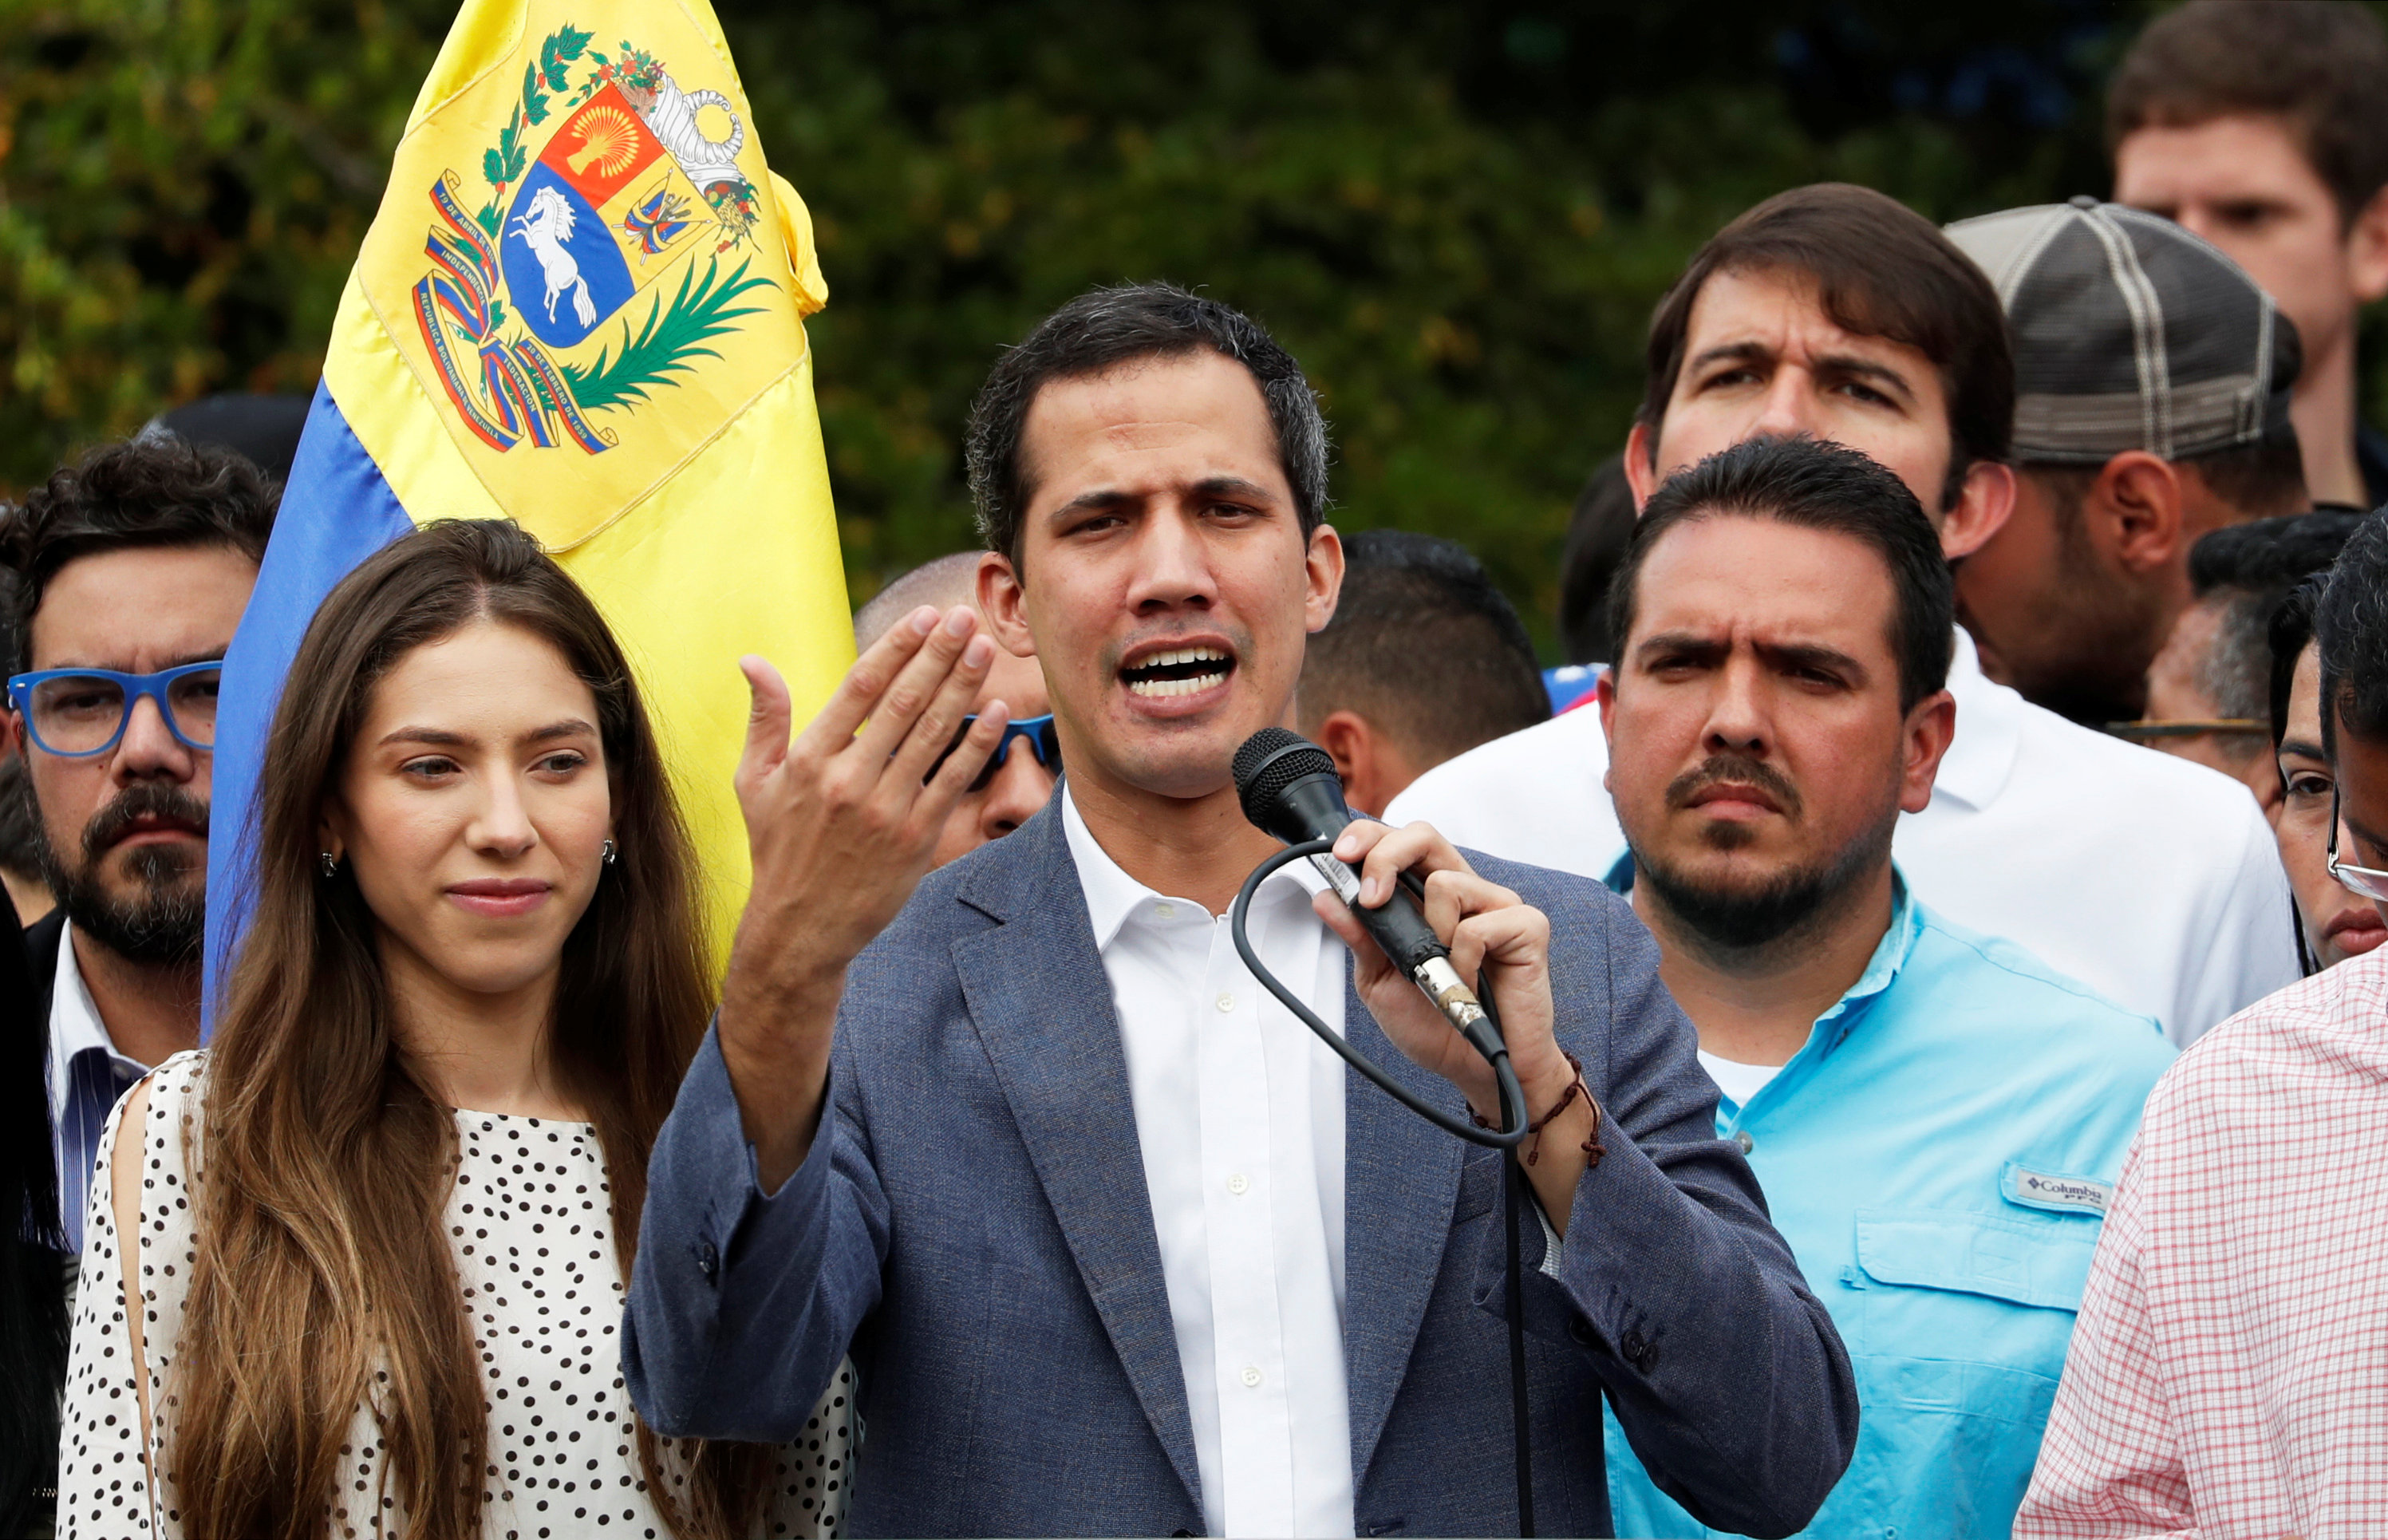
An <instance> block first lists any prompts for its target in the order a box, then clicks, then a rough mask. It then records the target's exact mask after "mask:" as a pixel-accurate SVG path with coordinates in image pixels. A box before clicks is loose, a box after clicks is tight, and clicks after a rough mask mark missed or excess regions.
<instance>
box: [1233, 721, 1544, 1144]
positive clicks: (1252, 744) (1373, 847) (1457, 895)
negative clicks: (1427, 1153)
mask: <svg viewBox="0 0 2388 1540" xmlns="http://www.w3.org/2000/svg"><path fill="white" fill-rule="evenodd" d="M1235 773H1236V786H1237V790H1238V794H1239V795H1240V796H1241V798H1242V801H1243V807H1244V814H1245V816H1246V817H1247V818H1250V819H1251V821H1252V822H1254V823H1255V824H1257V825H1259V826H1260V827H1261V828H1263V829H1264V830H1266V831H1267V832H1268V833H1270V834H1274V835H1276V836H1277V838H1279V839H1281V840H1284V841H1285V842H1286V843H1287V844H1289V845H1298V844H1302V843H1303V842H1306V841H1311V840H1319V839H1331V840H1334V841H1335V842H1336V845H1335V850H1334V857H1335V858H1340V859H1328V858H1314V860H1315V864H1316V865H1317V866H1318V868H1319V870H1320V872H1321V873H1322V874H1323V875H1325V876H1326V877H1327V881H1328V882H1329V883H1330V884H1332V885H1334V887H1335V889H1336V893H1337V895H1338V896H1339V897H1340V898H1341V900H1342V901H1341V902H1340V903H1339V902H1335V901H1333V900H1330V899H1328V898H1327V897H1325V896H1324V895H1322V896H1321V897H1320V898H1319V899H1318V900H1317V909H1318V913H1319V915H1320V917H1321V918H1322V919H1324V920H1325V921H1326V922H1327V925H1328V927H1329V928H1331V929H1332V930H1333V931H1334V932H1335V933H1336V934H1337V935H1339V936H1340V937H1341V938H1342V939H1343V942H1344V944H1345V945H1346V946H1348V947H1350V948H1352V955H1353V983H1354V985H1355V986H1356V987H1357V988H1358V990H1359V993H1360V998H1361V999H1362V1001H1363V1002H1364V1003H1365V1005H1366V1006H1367V1008H1368V1013H1369V1014H1370V1015H1372V1016H1374V1017H1375V1018H1376V1019H1377V1023H1378V1025H1379V1026H1381V1027H1383V1028H1384V1031H1385V1035H1386V1036H1387V1037H1391V1039H1392V1040H1393V1043H1394V1046H1396V1047H1398V1048H1399V1049H1401V1050H1402V1051H1403V1052H1404V1054H1406V1055H1407V1056H1408V1057H1409V1058H1410V1059H1411V1060H1413V1061H1414V1062H1416V1063H1417V1064H1418V1065H1420V1066H1421V1067H1422V1068H1425V1069H1429V1070H1431V1071H1433V1072H1434V1073H1435V1074H1437V1075H1441V1076H1442V1078H1444V1079H1446V1080H1449V1081H1450V1082H1452V1083H1453V1084H1454V1085H1455V1086H1457V1087H1458V1088H1460V1089H1461V1091H1462V1092H1464V1093H1465V1094H1466V1095H1467V1101H1468V1104H1469V1105H1470V1106H1471V1107H1472V1108H1473V1109H1474V1110H1475V1111H1476V1113H1477V1114H1479V1115H1480V1116H1481V1117H1483V1118H1484V1119H1486V1120H1487V1121H1488V1122H1491V1123H1492V1124H1493V1126H1496V1127H1497V1126H1501V1125H1502V1123H1503V1118H1502V1109H1501V1106H1500V1104H1499V1099H1498V1095H1497V1092H1496V1089H1495V1084H1496V1082H1495V1073H1494V1070H1493V1066H1492V1064H1491V1063H1489V1062H1488V1061H1489V1060H1490V1058H1491V1057H1492V1055H1493V1053H1494V1052H1495V1051H1498V1050H1503V1049H1505V1050H1506V1052H1507V1055H1508V1058H1509V1062H1510V1063H1511V1065H1512V1066H1513V1067H1514V1068H1515V1070H1516V1072H1517V1075H1518V1082H1519V1084H1520V1087H1521V1088H1522V1089H1523V1091H1524V1095H1525V1102H1526V1110H1527V1114H1528V1115H1529V1116H1530V1117H1531V1118H1540V1117H1541V1116H1543V1114H1545V1113H1546V1112H1548V1111H1549V1110H1550V1109H1551V1108H1553V1107H1555V1106H1556V1105H1557V1104H1558V1102H1559V1101H1560V1099H1561V1097H1563V1096H1564V1095H1565V1094H1566V1091H1567V1088H1568V1087H1569V1086H1570V1085H1572V1084H1573V1083H1574V1078H1575V1071H1574V1069H1573V1068H1572V1067H1571V1066H1570V1065H1569V1063H1568V1062H1567V1059H1566V1056H1565V1055H1564V1054H1562V1053H1561V1052H1560V1050H1559V1047H1558V1042H1557V1039H1556V1037H1555V1036H1554V1034H1553V1029H1552V1022H1553V1011H1552V1006H1551V982H1550V965H1549V956H1550V922H1549V920H1548V919H1547V918H1546V917H1545V916H1544V915H1543V913H1542V911H1541V910H1537V909H1535V908H1533V907H1532V906H1531V905H1529V904H1527V903H1526V902H1525V901H1524V900H1523V899H1521V898H1520V897H1518V895H1517V894H1515V893H1513V892H1511V891H1509V890H1508V889H1507V888H1505V887H1503V886H1501V885H1499V884H1497V883H1493V882H1491V881H1489V880H1487V879H1486V878H1484V877H1482V876H1480V875H1479V874H1478V873H1477V872H1475V871H1473V870H1472V869H1471V868H1470V867H1469V866H1468V865H1467V861H1466V860H1465V859H1462V858H1461V856H1460V854H1459V852H1458V850H1457V849H1456V848H1454V846H1452V844H1451V842H1450V841H1448V840H1446V839H1444V838H1443V837H1442V835H1441V834H1437V833H1436V832H1435V831H1434V830H1433V829H1432V828H1431V827H1429V826H1428V825H1426V824H1423V823H1414V824H1411V825H1410V826H1409V827H1407V828H1405V829H1389V828H1387V827H1386V826H1385V825H1383V824H1381V823H1378V822H1376V821H1372V820H1356V821H1355V820H1354V819H1353V814H1352V811H1351V809H1350V808H1348V807H1346V806H1345V805H1344V802H1343V790H1342V783H1341V782H1340V780H1339V779H1338V778H1337V777H1336V774H1335V763H1334V761H1333V760H1332V759H1331V758H1329V757H1328V756H1327V752H1326V751H1325V750H1324V749H1321V748H1319V747H1318V746H1317V745H1315V744H1312V743H1311V742H1309V741H1308V740H1307V739H1305V738H1302V736H1300V735H1299V734H1297V733H1294V732H1288V731H1286V730H1285V729H1283V728H1264V729H1263V730H1262V731H1261V732H1256V733H1254V734H1253V735H1252V736H1251V738H1250V739H1248V740H1246V741H1245V744H1244V745H1243V747H1242V748H1240V749H1238V751H1237V754H1236V771H1235ZM1479 974H1481V975H1482V977H1483V980H1484V982H1485V984H1486V986H1487V987H1488V988H1489V989H1490V990H1491V992H1492V993H1493V998H1494V1002H1495V1004H1496V1005H1497V1007H1498V1009H1499V1012H1500V1018H1501V1020H1500V1028H1499V1031H1498V1032H1497V1033H1496V1032H1494V1031H1493V1027H1492V1024H1491V1023H1489V1022H1488V1021H1486V1020H1485V1018H1484V1016H1483V1013H1482V1011H1481V1008H1480V1004H1479V1002H1478V1001H1477V999H1476V997H1475V993H1474V990H1473V987H1472V986H1473V985H1474V983H1475V981H1476V980H1477V978H1478V976H1479ZM1364 1073H1365V1071H1364Z"/></svg>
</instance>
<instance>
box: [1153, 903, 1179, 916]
mask: <svg viewBox="0 0 2388 1540" xmlns="http://www.w3.org/2000/svg"><path fill="white" fill-rule="evenodd" d="M1152 917H1153V918H1154V919H1156V920H1175V919H1176V918H1177V906H1176V905H1175V904H1155V905H1153V906H1152Z"/></svg>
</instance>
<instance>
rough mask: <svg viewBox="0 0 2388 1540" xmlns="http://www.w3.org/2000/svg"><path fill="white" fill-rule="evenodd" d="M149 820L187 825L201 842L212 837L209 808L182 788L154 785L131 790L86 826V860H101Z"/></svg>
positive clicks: (123, 792)
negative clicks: (134, 829)
mask: <svg viewBox="0 0 2388 1540" xmlns="http://www.w3.org/2000/svg"><path fill="white" fill-rule="evenodd" d="M145 818H155V819H171V820H172V821H175V822H177V823H187V824H189V825H190V826H191V828H192V829H193V830H194V831H196V832H197V834H198V836H199V837H200V838H201V839H205V838H206V837H207V834H208V805H207V803H205V802H203V801H201V800H200V799H199V798H197V797H196V796H193V795H191V794H190V793H189V792H186V791H184V789H183V788H182V787H180V786H161V785H158V784H155V783H142V784H140V785H136V786H130V787H127V788H126V789H125V790H124V791H122V792H121V793H119V794H118V795H117V796H116V798H115V799H114V800H113V801H111V802H109V803H108V806H107V807H105V808H101V809H100V810H99V811H98V812H97V813H95V814H94V815H93V816H92V820H91V821H90V822H89V823H87V824H85V825H83V859H86V860H97V859H100V858H101V857H102V856H105V855H106V854H108V848H109V847H110V846H113V845H115V843H116V842H117V841H118V840H121V839H122V838H123V837H124V835H125V833H126V831H128V830H130V829H131V828H132V827H133V824H135V823H138V822H139V821H142V820H143V819H145Z"/></svg>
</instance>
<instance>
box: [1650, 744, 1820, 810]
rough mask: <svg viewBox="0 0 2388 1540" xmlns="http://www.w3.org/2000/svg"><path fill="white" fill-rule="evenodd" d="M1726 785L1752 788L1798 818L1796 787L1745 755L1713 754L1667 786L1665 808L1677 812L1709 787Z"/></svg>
mask: <svg viewBox="0 0 2388 1540" xmlns="http://www.w3.org/2000/svg"><path fill="white" fill-rule="evenodd" d="M1726 784H1731V785H1736V786H1755V787H1757V788H1758V789H1759V791H1761V792H1764V793H1765V794H1766V795H1769V796H1771V797H1772V798H1773V799H1774V801H1775V803H1776V805H1777V806H1779V807H1780V808H1782V809H1783V812H1784V815H1785V817H1787V818H1797V817H1798V816H1799V788H1798V787H1797V786H1794V785H1793V784H1791V780H1790V778H1789V777H1788V776H1786V775H1785V774H1784V773H1783V772H1782V771H1781V770H1776V769H1775V768H1774V767H1773V766H1772V765H1769V764H1766V763H1764V762H1762V761H1760V760H1757V759H1752V758H1750V757H1748V756H1747V755H1745V754H1719V755H1714V756H1712V757H1709V758H1708V761H1707V762H1706V763H1704V764H1702V765H1701V766H1699V767H1698V768H1697V769H1696V770H1685V771H1684V772H1683V774H1681V775H1679V776H1677V777H1675V779H1674V780H1672V781H1670V782H1669V783H1667V806H1668V807H1669V808H1675V809H1678V810H1680V809H1682V808H1687V807H1689V806H1690V805H1691V800H1692V798H1693V797H1695V796H1697V795H1699V794H1700V793H1702V792H1704V791H1706V790H1708V788H1709V787H1710V786H1719V785H1726Z"/></svg>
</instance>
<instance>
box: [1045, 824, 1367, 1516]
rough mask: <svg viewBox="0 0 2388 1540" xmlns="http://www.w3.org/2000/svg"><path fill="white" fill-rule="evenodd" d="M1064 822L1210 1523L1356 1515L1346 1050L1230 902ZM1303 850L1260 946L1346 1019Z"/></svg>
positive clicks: (1324, 1014)
mask: <svg viewBox="0 0 2388 1540" xmlns="http://www.w3.org/2000/svg"><path fill="white" fill-rule="evenodd" d="M1061 819H1062V828H1063V831H1064V833H1065V834H1066V835H1067V838H1068V840H1069V844H1070V855H1071V858H1072V859H1073V860H1074V861H1075V862H1076V864H1077V869H1078V883H1079V885H1080V887H1081V888H1083V889H1084V891H1085V893H1086V913H1087V917H1088V918H1089V919H1090V920H1091V921H1092V922H1093V924H1094V933H1095V947H1096V949H1097V950H1098V951H1099V952H1100V953H1101V954H1102V960H1103V971H1104V973H1105V974H1107V975H1109V977H1110V979H1111V998H1112V1001H1113V1004H1114V1005H1115V1007H1116V1008H1117V1011H1118V1014H1119V1024H1120V1040H1121V1046H1122V1048H1123V1049H1124V1051H1125V1054H1126V1059H1127V1078H1128V1094H1129V1098H1130V1101H1131V1102H1132V1104H1133V1105H1134V1107H1135V1111H1136V1134H1137V1145H1138V1147H1139V1149H1140V1150H1141V1152H1142V1154H1143V1158H1144V1179H1145V1188H1146V1190H1147V1192H1148V1193H1149V1194H1150V1201H1151V1205H1152V1222H1153V1228H1154V1230H1155V1231H1156V1232H1157V1235H1158V1239H1159V1241H1160V1243H1161V1271H1162V1280H1163V1282H1164V1283H1165V1284H1166V1286H1167V1288H1168V1291H1169V1313H1170V1317H1171V1321H1172V1324H1173V1325H1174V1327H1175V1331H1176V1337H1177V1361H1178V1364H1179V1366H1180V1368H1181V1369H1182V1370H1183V1372H1184V1373H1185V1376H1186V1406H1187V1410H1188V1413H1189V1414H1190V1416H1191V1419H1192V1421H1193V1425H1194V1457H1195V1462H1196V1466H1197V1468H1198V1470H1199V1471H1200V1477H1201V1483H1202V1519H1203V1523H1204V1527H1205V1528H1207V1529H1208V1530H1209V1531H1210V1533H1211V1534H1222V1535H1348V1534H1351V1533H1352V1524H1353V1519H1352V1432H1351V1400H1350V1390H1349V1384H1348V1381H1347V1379H1346V1375H1345V1368H1344V1362H1343V1301H1344V1285H1343V1097H1344V1087H1345V1081H1344V1074H1345V1072H1344V1067H1343V1062H1342V1061H1341V1060H1340V1059H1339V1058H1337V1057H1336V1056H1335V1054H1334V1052H1333V1051H1332V1050H1329V1049H1328V1048H1327V1046H1326V1045H1325V1044H1324V1043H1321V1042H1320V1041H1318V1039H1317V1038H1316V1037H1315V1036H1313V1035H1312V1033H1311V1032H1310V1030H1309V1029H1308V1028H1307V1027H1305V1026H1304V1025H1302V1023H1301V1022H1299V1021H1297V1020H1295V1019H1294V1017H1293V1014H1292V1013H1291V1012H1289V1011H1287V1010H1286V1009H1285V1007H1284V1006H1282V1005H1280V1004H1279V1003H1278V1002H1277V999H1276V998H1275V997H1274V996H1272V995H1270V994H1268V993H1267V992H1266V991H1265V990H1264V989H1263V988H1262V987H1261V986H1260V985H1259V983H1258V982H1257V981H1256V980H1254V979H1253V977H1252V975H1251V972H1250V970H1248V969H1246V968H1245V967H1244V965H1243V961H1242V959H1240V958H1238V956H1237V955H1236V948H1235V943H1234V942H1233V941H1231V940H1230V939H1229V938H1228V935H1227V921H1226V916H1225V915H1220V916H1218V917H1216V918H1214V917H1213V916H1212V915H1211V914H1210V913H1209V912H1208V911H1207V910H1204V909H1203V908H1202V906H1201V905H1200V904H1197V903H1195V902H1193V901H1192V900H1190V899H1187V898H1173V897H1165V896H1163V895H1162V894H1158V893H1155V892H1153V891H1152V890H1151V889H1150V888H1149V887H1146V886H1145V885H1143V884H1141V883H1139V882H1137V880H1136V879H1135V878H1133V877H1131V876H1129V875H1128V874H1127V873H1126V872H1124V871H1122V870H1121V869H1120V866H1119V864H1118V863H1117V862H1116V861H1114V860H1112V859H1111V857H1110V856H1109V855H1107V854H1106V853H1105V852H1104V850H1103V848H1102V846H1100V845H1099V844H1097V843H1096V841H1095V837H1094V835H1093V834H1092V833H1091V832H1089V831H1088V830H1087V828H1086V821H1085V820H1084V819H1083V818H1081V817H1080V816H1079V814H1078V808H1077V804H1076V803H1075V802H1074V801H1073V799H1072V798H1071V797H1070V796H1069V795H1068V794H1067V792H1066V791H1065V792H1064V794H1063V796H1062V801H1061ZM1324 886H1325V883H1324V882H1323V881H1321V880H1320V879H1319V878H1318V877H1317V875H1316V874H1315V872H1312V871H1311V869H1310V866H1309V864H1308V863H1307V862H1298V863H1296V864H1295V865H1293V866H1291V867H1288V868H1286V869H1285V870H1283V871H1281V872H1278V873H1277V875H1276V876H1274V877H1272V878H1271V879H1270V880H1269V881H1268V882H1267V883H1265V884H1264V885H1262V887H1261V890H1260V892H1259V894H1258V895H1257V896H1256V897H1254V899H1253V902H1252V907H1251V939H1252V945H1253V948H1255V949H1256V950H1257V951H1258V952H1259V954H1260V956H1261V960H1262V961H1263V962H1264V963H1265V964H1266V965H1267V967H1268V969H1269V971H1270V972H1271V973H1274V974H1276V975H1277V977H1278V978H1279V979H1280V980H1282V981H1284V983H1285V984H1286V985H1287V986H1289V988H1292V989H1293V990H1295V991H1296V992H1298V993H1299V994H1301V996H1302V998H1303V999H1304V1000H1305V1001H1306V1002H1307V1003H1308V1004H1309V1006H1310V1008H1311V1010H1313V1011H1314V1012H1317V1014H1318V1016H1319V1017H1320V1018H1321V1019H1322V1020H1324V1021H1325V1022H1326V1023H1327V1025H1328V1026H1330V1027H1333V1028H1335V1029H1336V1030H1338V1031H1340V1030H1341V1029H1342V1025H1343V991H1344V986H1345V979H1346V976H1347V959H1348V957H1349V955H1350V954H1349V953H1348V952H1347V951H1346V950H1345V948H1344V946H1343V943H1342V942H1341V941H1340V940H1338V939H1337V938H1336V936H1335V934H1334V933H1333V932H1332V931H1329V930H1328V929H1327V926H1326V924H1325V923H1324V922H1322V921H1321V920H1320V919H1319V918H1318V916H1317V915H1316V913H1315V912H1314V911H1313V910H1312V909H1311V907H1310V895H1311V893H1312V892H1313V891H1315V890H1316V889H1318V888H1322V887H1324Z"/></svg>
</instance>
